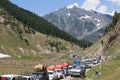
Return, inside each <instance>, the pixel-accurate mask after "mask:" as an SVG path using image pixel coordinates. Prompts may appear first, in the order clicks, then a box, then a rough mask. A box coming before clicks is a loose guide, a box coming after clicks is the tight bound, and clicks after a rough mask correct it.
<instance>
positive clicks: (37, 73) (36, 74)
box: [32, 72, 43, 78]
mask: <svg viewBox="0 0 120 80" xmlns="http://www.w3.org/2000/svg"><path fill="white" fill-rule="evenodd" d="M32 75H33V76H35V77H37V78H41V77H42V76H43V73H42V72H35V73H32Z"/></svg>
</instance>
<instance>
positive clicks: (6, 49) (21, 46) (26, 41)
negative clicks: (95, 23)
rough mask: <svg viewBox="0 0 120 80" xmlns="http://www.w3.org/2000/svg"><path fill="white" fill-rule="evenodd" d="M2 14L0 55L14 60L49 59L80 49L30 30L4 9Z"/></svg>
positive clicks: (0, 21) (1, 10) (0, 19)
mask: <svg viewBox="0 0 120 80" xmlns="http://www.w3.org/2000/svg"><path fill="white" fill-rule="evenodd" d="M0 14H1V15H0V33H1V34H0V53H5V54H8V55H11V56H12V57H13V58H18V57H19V58H20V57H21V58H23V59H24V58H29V59H36V58H37V59H43V58H45V59H49V58H53V57H59V56H60V55H61V54H62V53H68V52H72V51H78V50H79V49H80V47H79V46H77V45H75V44H72V43H70V42H68V41H65V40H62V39H59V38H56V37H52V36H49V35H45V34H42V33H40V32H37V31H35V30H34V29H32V28H29V27H28V26H27V25H24V24H22V23H21V22H20V21H18V20H17V19H16V18H14V17H13V16H10V15H9V14H8V13H7V12H6V11H4V9H2V8H0ZM51 53H54V55H51ZM57 53H59V54H57Z"/></svg>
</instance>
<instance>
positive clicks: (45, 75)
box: [32, 72, 49, 80]
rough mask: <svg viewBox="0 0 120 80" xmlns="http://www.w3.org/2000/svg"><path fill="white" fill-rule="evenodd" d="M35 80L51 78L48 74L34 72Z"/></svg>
mask: <svg viewBox="0 0 120 80" xmlns="http://www.w3.org/2000/svg"><path fill="white" fill-rule="evenodd" d="M32 75H33V76H34V78H35V80H49V76H48V74H47V73H46V72H33V73H32Z"/></svg>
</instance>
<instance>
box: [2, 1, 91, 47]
mask: <svg viewBox="0 0 120 80" xmlns="http://www.w3.org/2000/svg"><path fill="white" fill-rule="evenodd" d="M0 6H1V7H3V8H4V9H5V10H6V11H7V12H8V13H9V14H10V15H12V16H14V17H15V18H16V19H18V20H19V21H21V22H22V23H23V24H25V25H28V26H29V27H31V28H32V29H35V30H37V31H38V32H41V33H44V34H47V35H51V36H53V37H59V38H61V39H64V40H66V41H70V42H71V43H74V44H77V45H79V46H81V47H87V46H90V45H91V43H90V42H88V41H86V40H77V39H76V38H74V37H73V36H71V35H69V34H68V33H66V32H64V31H61V30H59V29H58V28H56V27H55V26H54V25H52V24H50V23H49V22H47V21H46V20H44V19H43V18H41V17H39V16H37V15H36V14H34V13H32V12H30V11H27V10H24V9H22V8H20V7H18V6H16V5H14V4H12V3H11V2H10V1H9V0H0Z"/></svg>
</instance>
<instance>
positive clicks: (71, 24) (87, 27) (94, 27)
mask: <svg viewBox="0 0 120 80" xmlns="http://www.w3.org/2000/svg"><path fill="white" fill-rule="evenodd" d="M66 8H67V9H66ZM44 19H46V20H48V21H49V22H51V23H52V24H54V25H55V26H57V27H58V28H59V29H61V30H64V31H66V32H68V33H69V34H71V35H73V36H74V37H76V38H77V39H85V40H89V41H90V42H94V41H96V40H97V39H99V36H101V35H102V34H103V33H104V30H105V28H106V26H107V25H109V23H111V21H112V16H111V15H108V14H103V13H99V12H97V11H94V10H84V9H82V8H80V7H79V6H78V4H77V3H74V4H72V5H69V6H68V7H63V8H61V9H59V10H58V11H55V12H52V13H50V14H48V15H45V16H44Z"/></svg>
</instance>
